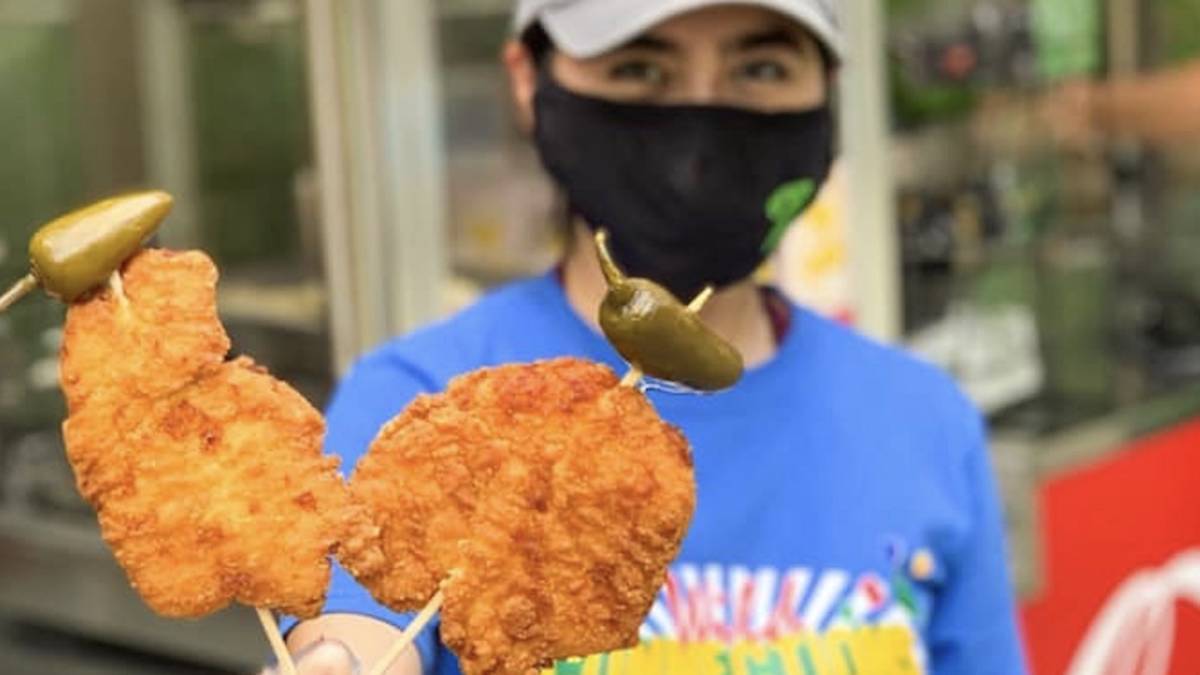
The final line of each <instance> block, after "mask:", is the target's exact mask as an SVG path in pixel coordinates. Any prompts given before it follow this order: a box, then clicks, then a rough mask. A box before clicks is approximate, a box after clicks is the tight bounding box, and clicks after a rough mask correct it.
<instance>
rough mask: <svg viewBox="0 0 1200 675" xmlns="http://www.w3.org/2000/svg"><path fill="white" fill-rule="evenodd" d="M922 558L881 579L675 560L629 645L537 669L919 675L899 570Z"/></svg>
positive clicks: (636, 674)
mask: <svg viewBox="0 0 1200 675" xmlns="http://www.w3.org/2000/svg"><path fill="white" fill-rule="evenodd" d="M926 555H927V554H924V553H922V552H918V553H917V554H916V555H915V556H914V557H913V558H912V560H913V561H918V560H919V561H920V562H919V563H917V564H916V565H913V564H910V565H906V566H904V567H902V568H899V569H897V571H895V572H893V573H892V574H890V575H889V577H890V578H884V577H883V576H881V575H880V574H879V573H877V572H873V571H868V572H863V573H860V574H858V575H857V576H854V575H852V574H851V573H849V572H847V571H845V570H840V569H826V570H821V571H817V570H814V569H811V568H806V567H795V568H791V569H788V570H778V569H775V568H770V567H766V568H761V569H758V570H754V571H751V570H749V569H747V568H744V567H731V568H726V567H722V566H720V565H704V566H697V565H686V564H685V565H678V566H675V567H673V568H672V569H671V570H670V571H669V572H668V576H667V582H666V584H665V586H664V588H663V590H662V591H661V592H660V594H659V597H658V599H657V600H656V601H655V603H654V606H653V608H652V609H651V611H650V614H649V616H648V617H647V618H646V621H645V623H644V624H643V626H642V629H641V643H640V644H639V645H638V646H637V647H634V648H633V649H629V650H625V651H621V652H615V653H611V654H601V655H597V656H592V657H589V658H587V659H576V660H571V661H563V662H560V663H558V664H557V666H556V667H555V668H554V669H553V670H548V671H546V675H549V674H553V675H660V674H663V673H688V674H689V675H923V674H924V673H925V672H926V667H925V663H926V659H925V650H924V647H923V645H922V643H921V640H920V637H919V636H920V626H921V623H922V617H923V616H924V615H925V613H926V612H925V608H924V607H923V606H922V605H923V601H922V600H921V599H920V596H919V594H918V593H917V592H916V590H915V587H914V584H913V583H912V581H911V580H910V579H909V572H908V571H907V570H910V569H911V570H913V571H914V572H918V573H920V572H924V571H926V570H925V569H923V568H925V567H927V566H928V565H929V564H932V563H930V562H928V560H923V559H922V558H921V556H926ZM914 567H915V568H916V569H914ZM901 569H904V570H906V571H905V573H901V572H900V570H901Z"/></svg>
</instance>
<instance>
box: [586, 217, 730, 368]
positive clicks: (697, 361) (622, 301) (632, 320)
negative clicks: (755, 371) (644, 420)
mask: <svg viewBox="0 0 1200 675" xmlns="http://www.w3.org/2000/svg"><path fill="white" fill-rule="evenodd" d="M596 249H597V252H598V254H599V257H600V268H601V270H602V271H603V272H604V278H605V280H606V281H607V282H608V292H607V293H606V294H605V296H604V301H603V302H602V303H601V305H600V327H601V329H603V331H604V334H605V336H607V337H608V340H609V342H611V343H612V345H613V347H615V348H616V350H617V352H618V353H620V354H621V356H622V357H624V358H625V360H626V361H628V362H629V363H630V364H632V365H633V366H634V367H636V368H638V369H640V370H641V371H642V372H644V373H645V374H646V375H649V376H651V377H656V378H658V379H662V380H668V381H671V382H676V383H679V384H682V385H684V386H687V387H691V388H692V389H696V390H699V391H719V390H721V389H728V388H729V387H732V386H733V385H734V384H736V383H737V381H738V380H739V379H741V377H742V370H743V364H742V356H741V354H740V353H738V351H737V350H736V349H734V348H733V346H732V345H730V344H729V343H728V342H726V341H725V340H723V339H721V337H719V336H718V335H717V334H716V333H714V332H713V331H712V330H711V329H709V328H708V326H706V325H704V322H703V321H701V320H700V318H699V317H698V316H696V313H695V312H693V311H691V310H689V309H688V308H687V307H685V306H684V305H683V304H682V303H680V302H679V300H677V299H676V298H675V296H674V295H672V294H671V292H670V291H668V290H667V289H665V288H663V287H662V286H660V285H658V284H656V283H654V282H653V281H650V280H649V279H639V278H629V277H627V276H625V273H624V272H622V271H621V268H620V267H618V266H617V263H616V261H614V260H613V258H612V254H611V253H610V252H609V250H608V241H607V233H606V232H605V231H604V230H600V231H598V232H597V233H596Z"/></svg>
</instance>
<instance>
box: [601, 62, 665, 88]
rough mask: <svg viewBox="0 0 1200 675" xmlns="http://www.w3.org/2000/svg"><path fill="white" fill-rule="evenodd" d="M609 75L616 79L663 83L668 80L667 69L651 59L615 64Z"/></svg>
mask: <svg viewBox="0 0 1200 675" xmlns="http://www.w3.org/2000/svg"><path fill="white" fill-rule="evenodd" d="M609 77H611V78H612V79H614V80H624V81H628V82H639V83H644V84H654V85H662V84H665V83H666V81H667V71H666V70H665V69H664V68H662V67H661V66H659V65H658V64H656V63H651V62H650V61H627V62H625V63H620V64H617V65H616V66H613V68H612V70H611V71H610V72H609Z"/></svg>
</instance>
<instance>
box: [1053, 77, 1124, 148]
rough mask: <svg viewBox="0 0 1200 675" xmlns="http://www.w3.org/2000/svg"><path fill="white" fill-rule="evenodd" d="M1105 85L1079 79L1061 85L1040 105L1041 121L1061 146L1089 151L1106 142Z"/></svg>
mask: <svg viewBox="0 0 1200 675" xmlns="http://www.w3.org/2000/svg"><path fill="white" fill-rule="evenodd" d="M1102 87H1103V85H1101V84H1096V83H1093V82H1088V81H1084V80H1079V81H1076V82H1069V83H1066V84H1063V85H1061V86H1059V87H1058V88H1057V89H1055V90H1054V91H1052V92H1051V93H1049V94H1048V95H1046V96H1045V97H1044V98H1043V99H1042V101H1041V105H1040V110H1039V112H1040V116H1041V121H1042V123H1043V124H1044V125H1045V128H1046V129H1047V130H1048V131H1049V132H1050V134H1051V135H1052V137H1053V139H1054V140H1055V142H1057V143H1058V144H1059V145H1060V146H1062V147H1064V148H1066V149H1068V150H1074V151H1088V150H1092V149H1095V148H1096V147H1098V146H1100V145H1102V144H1103V142H1104V140H1105V137H1106V135H1107V133H1108V131H1109V130H1108V129H1105V128H1104V125H1103V123H1102V121H1103V120H1104V119H1105V117H1106V115H1105V114H1104V110H1103V107H1102V104H1103V91H1102Z"/></svg>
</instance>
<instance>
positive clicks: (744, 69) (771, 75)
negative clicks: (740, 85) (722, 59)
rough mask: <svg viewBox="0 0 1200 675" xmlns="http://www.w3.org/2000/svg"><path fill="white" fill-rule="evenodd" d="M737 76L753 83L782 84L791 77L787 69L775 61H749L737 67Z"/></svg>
mask: <svg viewBox="0 0 1200 675" xmlns="http://www.w3.org/2000/svg"><path fill="white" fill-rule="evenodd" d="M737 75H738V77H739V78H741V79H744V80H751V81H754V82H784V81H787V80H788V79H790V77H791V73H790V71H789V70H788V69H787V67H786V66H784V65H783V64H781V63H779V62H777V61H751V62H750V63H747V64H745V65H743V66H741V67H739V68H738V71H737Z"/></svg>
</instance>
